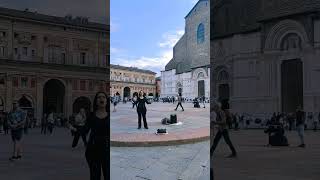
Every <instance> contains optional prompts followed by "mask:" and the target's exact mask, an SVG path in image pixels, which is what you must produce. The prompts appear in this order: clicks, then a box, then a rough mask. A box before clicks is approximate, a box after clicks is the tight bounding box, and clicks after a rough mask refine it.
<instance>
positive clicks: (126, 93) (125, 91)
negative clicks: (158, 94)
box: [123, 87, 154, 98]
mask: <svg viewBox="0 0 320 180" xmlns="http://www.w3.org/2000/svg"><path fill="white" fill-rule="evenodd" d="M147 95H148V96H152V97H153V96H154V94H153V93H149V94H147ZM134 96H138V92H134V93H132V96H131V89H130V87H125V88H124V89H123V98H132V97H134Z"/></svg>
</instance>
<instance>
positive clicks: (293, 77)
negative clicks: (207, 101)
mask: <svg viewBox="0 0 320 180" xmlns="http://www.w3.org/2000/svg"><path fill="white" fill-rule="evenodd" d="M210 16H211V20H212V21H211V25H210V26H211V45H210V46H211V50H210V51H211V64H212V67H213V68H212V69H211V73H212V82H211V83H212V84H211V85H212V86H211V92H212V97H213V98H216V99H219V100H220V101H221V102H224V103H227V104H228V103H229V105H230V108H231V109H232V111H233V112H240V113H249V114H268V116H269V115H270V114H271V113H273V112H294V111H295V110H296V108H297V107H298V106H301V107H302V108H303V109H304V110H305V111H309V112H319V111H320V83H319V82H320V61H319V60H320V1H319V0H295V1H288V0H271V1H270V0H268V1H267V0H260V1H256V0H243V1H238V0H217V1H213V3H212V4H211V15H210Z"/></svg>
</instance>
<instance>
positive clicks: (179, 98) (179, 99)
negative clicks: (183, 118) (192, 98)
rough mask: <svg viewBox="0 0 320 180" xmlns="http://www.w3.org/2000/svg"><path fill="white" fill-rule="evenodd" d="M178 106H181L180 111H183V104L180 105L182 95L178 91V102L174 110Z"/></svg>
mask: <svg viewBox="0 0 320 180" xmlns="http://www.w3.org/2000/svg"><path fill="white" fill-rule="evenodd" d="M179 106H181V108H182V111H184V108H183V106H182V96H181V93H179V96H178V104H177V107H176V109H175V111H176V110H177V109H178V107H179Z"/></svg>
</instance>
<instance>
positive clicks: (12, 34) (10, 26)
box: [7, 22, 14, 59]
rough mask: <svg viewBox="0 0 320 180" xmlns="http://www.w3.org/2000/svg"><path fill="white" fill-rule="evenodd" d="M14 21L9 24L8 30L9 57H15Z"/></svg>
mask: <svg viewBox="0 0 320 180" xmlns="http://www.w3.org/2000/svg"><path fill="white" fill-rule="evenodd" d="M13 37H14V33H13V22H11V23H10V25H9V30H8V38H7V39H8V51H7V53H8V58H9V59H13Z"/></svg>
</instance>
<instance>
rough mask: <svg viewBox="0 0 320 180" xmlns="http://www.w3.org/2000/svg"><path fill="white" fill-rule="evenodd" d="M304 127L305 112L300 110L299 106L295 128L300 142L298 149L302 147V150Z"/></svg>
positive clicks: (303, 145)
mask: <svg viewBox="0 0 320 180" xmlns="http://www.w3.org/2000/svg"><path fill="white" fill-rule="evenodd" d="M304 125H305V112H304V111H303V110H302V108H301V106H299V107H298V108H297V111H296V126H297V132H298V135H299V137H300V142H301V143H300V145H299V146H298V147H303V148H304V147H305V142H304V128H305V127H304Z"/></svg>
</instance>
